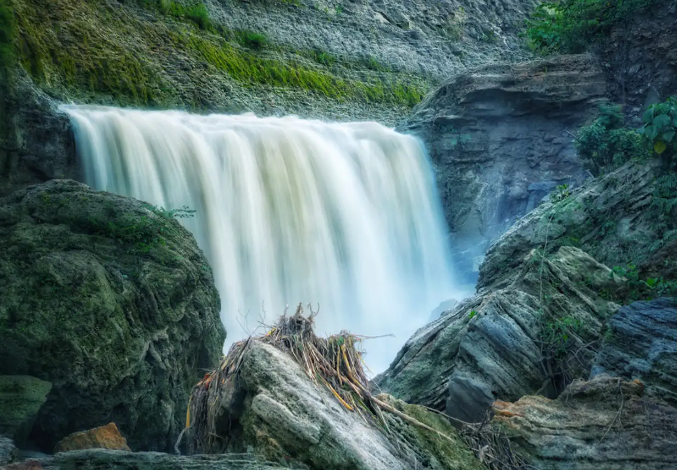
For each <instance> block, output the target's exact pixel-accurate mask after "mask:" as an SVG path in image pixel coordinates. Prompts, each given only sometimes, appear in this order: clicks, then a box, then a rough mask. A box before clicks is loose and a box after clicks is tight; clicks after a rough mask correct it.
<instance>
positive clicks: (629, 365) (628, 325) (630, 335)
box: [592, 298, 677, 406]
mask: <svg viewBox="0 0 677 470" xmlns="http://www.w3.org/2000/svg"><path fill="white" fill-rule="evenodd" d="M601 373H605V374H609V375H613V376H618V377H622V378H623V379H624V380H630V379H640V380H641V381H642V382H643V383H645V384H646V385H647V392H648V393H649V394H653V395H656V396H658V397H660V398H662V399H663V400H665V401H667V402H668V403H670V404H672V405H673V406H677V300H675V299H671V298H660V299H656V300H652V301H650V302H634V303H632V304H630V305H626V306H624V307H622V308H621V309H620V310H618V312H616V314H615V315H614V316H613V317H611V320H609V325H608V331H607V333H606V334H605V336H604V343H603V344H602V347H601V348H600V350H599V353H598V354H597V358H596V359H595V364H594V366H593V369H592V375H593V376H595V375H597V374H601Z"/></svg>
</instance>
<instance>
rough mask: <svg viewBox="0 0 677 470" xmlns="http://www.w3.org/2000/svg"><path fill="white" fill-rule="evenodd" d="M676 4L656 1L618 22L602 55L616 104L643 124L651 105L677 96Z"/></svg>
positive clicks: (668, 1)
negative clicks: (642, 121) (620, 105)
mask: <svg viewBox="0 0 677 470" xmlns="http://www.w3.org/2000/svg"><path fill="white" fill-rule="evenodd" d="M675 18H677V4H676V3H675V2H674V1H673V0H655V1H654V2H652V6H651V8H648V9H646V10H644V11H641V12H639V13H636V12H635V14H633V15H632V16H631V17H630V18H628V19H627V21H621V22H619V23H618V24H617V25H616V26H615V27H614V28H613V29H612V30H611V34H610V35H609V38H608V39H606V40H605V41H604V47H602V48H601V51H600V52H601V56H602V60H603V61H604V63H605V65H606V67H607V68H608V72H609V76H610V78H611V80H610V82H611V84H612V87H611V90H610V91H611V92H612V93H613V95H614V100H615V101H616V102H617V103H623V104H625V105H626V107H625V109H624V110H625V112H626V113H627V114H629V115H630V116H632V117H634V118H635V123H636V124H637V125H640V123H641V119H640V118H641V114H642V113H643V112H644V109H645V107H647V106H648V105H651V104H654V103H657V102H660V101H665V99H666V98H667V97H668V96H672V95H675V94H677V49H675V44H677V21H675Z"/></svg>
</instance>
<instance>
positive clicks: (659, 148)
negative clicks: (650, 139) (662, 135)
mask: <svg viewBox="0 0 677 470" xmlns="http://www.w3.org/2000/svg"><path fill="white" fill-rule="evenodd" d="M666 148H668V146H667V144H666V143H665V142H663V141H662V140H658V141H656V143H655V144H653V149H654V150H655V151H656V153H657V154H658V155H660V154H662V153H663V152H665V149H666Z"/></svg>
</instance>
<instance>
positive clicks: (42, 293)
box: [0, 180, 225, 450]
mask: <svg viewBox="0 0 677 470" xmlns="http://www.w3.org/2000/svg"><path fill="white" fill-rule="evenodd" d="M0 289H1V290H2V297H0V374H27V375H32V376H35V377H38V378H41V379H43V380H49V381H50V382H52V383H53V389H52V391H51V393H50V394H49V396H48V400H47V403H46V404H45V405H44V406H43V408H42V411H41V413H40V415H39V416H38V418H37V420H36V423H35V425H34V428H33V435H32V437H33V438H35V439H37V440H38V441H39V442H40V443H41V444H42V445H43V446H44V447H47V448H48V447H50V446H51V445H53V444H54V443H55V442H56V441H58V440H59V439H61V438H63V437H64V436H66V435H68V434H70V433H72V432H75V431H81V430H85V429H89V428H93V427H96V426H100V425H103V424H106V423H109V422H111V421H113V422H115V423H117V424H118V425H119V427H120V430H121V431H122V433H123V434H124V435H125V436H126V437H127V438H128V439H129V444H130V446H131V447H132V448H133V449H136V450H139V449H166V448H168V447H169V445H170V441H171V440H172V439H173V438H174V437H176V436H177V435H178V431H179V430H180V429H181V427H182V421H183V417H184V416H185V410H186V405H187V392H188V391H189V390H190V386H191V385H192V384H193V383H194V381H195V380H196V379H197V378H198V377H199V375H200V371H201V370H203V369H204V368H207V367H209V366H211V365H213V364H214V363H215V362H216V361H217V360H218V357H219V355H220V353H221V348H222V345H223V341H224V339H225V334H224V330H223V326H222V325H221V323H220V321H219V297H218V293H217V291H216V289H215V287H214V283H213V277H212V272H211V269H210V267H209V265H208V264H207V261H206V259H205V258H204V256H203V254H202V252H201V250H200V249H199V248H198V247H197V245H196V244H195V240H194V239H193V237H192V235H191V234H190V233H189V232H188V231H187V230H185V229H184V228H183V227H181V226H180V225H179V224H178V222H177V221H176V220H173V219H171V218H169V217H167V216H166V214H165V213H162V212H161V211H157V210H155V211H154V210H153V208H149V206H147V205H145V204H143V203H141V202H139V201H136V200H133V199H128V198H124V197H120V196H116V195H113V194H110V193H105V192H97V191H94V190H91V189H90V188H88V187H87V186H85V185H83V184H80V183H76V182H74V181H68V180H53V181H50V182H48V183H45V184H43V185H39V186H32V187H30V188H27V189H25V190H22V191H18V192H15V193H13V194H12V195H10V196H8V197H6V198H4V199H0Z"/></svg>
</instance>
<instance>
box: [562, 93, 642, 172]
mask: <svg viewBox="0 0 677 470" xmlns="http://www.w3.org/2000/svg"><path fill="white" fill-rule="evenodd" d="M575 145H576V150H577V151H578V154H579V155H580V156H581V158H582V159H583V160H584V162H585V166H586V168H587V169H588V170H590V172H591V173H592V174H593V175H594V176H599V175H601V174H604V173H608V172H609V171H612V170H614V169H616V168H618V167H619V166H621V165H623V164H624V163H626V162H628V161H629V160H631V159H646V158H649V157H650V156H651V152H650V151H649V149H648V148H647V145H646V142H645V141H644V139H643V138H642V135H641V134H640V133H639V132H637V131H635V130H633V129H629V128H627V127H625V125H624V118H623V113H622V111H621V107H620V106H601V107H600V114H599V117H598V118H597V119H595V121H594V122H593V123H592V124H590V125H589V126H585V127H583V128H581V130H580V131H579V132H578V135H577V136H576V141H575Z"/></svg>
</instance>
